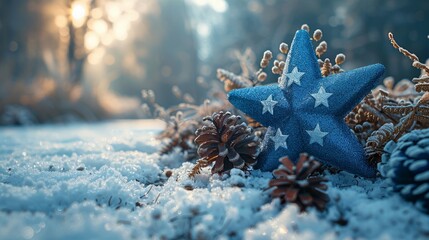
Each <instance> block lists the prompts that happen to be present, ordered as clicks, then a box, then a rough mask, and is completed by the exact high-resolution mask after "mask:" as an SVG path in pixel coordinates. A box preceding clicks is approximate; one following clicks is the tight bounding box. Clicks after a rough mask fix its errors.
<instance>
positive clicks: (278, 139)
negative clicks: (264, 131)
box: [270, 128, 289, 150]
mask: <svg viewBox="0 0 429 240" xmlns="http://www.w3.org/2000/svg"><path fill="white" fill-rule="evenodd" d="M288 137H289V135H283V134H282V131H281V130H280V128H277V132H276V135H274V136H271V137H270V139H271V140H272V141H273V142H274V150H277V149H278V148H279V147H284V148H287V143H286V140H287V138H288Z"/></svg>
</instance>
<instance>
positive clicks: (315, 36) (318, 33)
mask: <svg viewBox="0 0 429 240" xmlns="http://www.w3.org/2000/svg"><path fill="white" fill-rule="evenodd" d="M322 36H323V33H322V30H320V29H316V30H315V31H314V33H313V39H314V40H316V41H320V39H322Z"/></svg>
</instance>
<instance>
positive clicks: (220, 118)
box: [190, 111, 261, 175]
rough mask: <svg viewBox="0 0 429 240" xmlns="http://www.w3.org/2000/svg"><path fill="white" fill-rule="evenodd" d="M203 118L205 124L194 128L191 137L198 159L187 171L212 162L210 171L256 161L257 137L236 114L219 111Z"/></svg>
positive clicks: (218, 170)
mask: <svg viewBox="0 0 429 240" xmlns="http://www.w3.org/2000/svg"><path fill="white" fill-rule="evenodd" d="M203 120H204V121H205V122H206V125H205V126H203V127H201V128H199V129H198V130H197V131H196V136H197V137H196V138H195V143H196V144H197V145H198V155H199V156H200V157H201V159H200V160H199V161H198V163H197V165H196V166H195V168H194V169H193V171H192V173H191V174H190V175H194V174H196V173H198V172H199V170H200V169H201V168H202V167H205V166H208V165H209V164H211V163H213V162H214V163H215V164H214V166H213V168H212V174H214V173H222V172H225V171H228V170H230V169H232V168H239V169H244V168H246V167H247V166H252V165H254V164H255V163H256V157H257V155H258V153H259V144H260V142H261V141H260V138H258V137H257V136H256V135H255V134H254V132H253V130H252V128H250V127H248V126H247V125H246V123H244V122H241V117H240V116H236V115H232V114H231V113H230V112H223V111H220V112H218V113H213V115H212V116H211V117H210V116H209V117H205V118H204V119H203ZM240 122H241V123H240Z"/></svg>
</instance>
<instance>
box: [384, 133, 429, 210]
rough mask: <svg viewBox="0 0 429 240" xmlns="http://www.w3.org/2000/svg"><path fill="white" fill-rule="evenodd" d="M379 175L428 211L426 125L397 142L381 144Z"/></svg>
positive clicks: (428, 181)
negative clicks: (382, 147) (382, 145)
mask: <svg viewBox="0 0 429 240" xmlns="http://www.w3.org/2000/svg"><path fill="white" fill-rule="evenodd" d="M384 151H385V152H386V153H385V154H383V156H382V162H381V163H380V164H379V165H378V170H379V171H380V173H381V175H383V176H384V177H387V178H388V179H389V180H390V181H391V183H392V184H393V190H394V191H398V192H399V194H400V195H401V196H402V197H403V198H404V199H405V200H408V201H411V202H414V203H416V206H417V208H419V209H421V210H422V211H424V212H427V213H429V129H424V130H414V131H412V132H410V133H408V134H405V135H404V136H403V137H401V138H400V139H399V140H398V142H397V143H395V142H393V141H390V142H389V143H388V144H387V145H386V147H385V148H384Z"/></svg>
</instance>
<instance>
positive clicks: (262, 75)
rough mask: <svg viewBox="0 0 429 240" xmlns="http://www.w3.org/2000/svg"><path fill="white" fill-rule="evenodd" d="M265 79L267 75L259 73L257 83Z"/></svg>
mask: <svg viewBox="0 0 429 240" xmlns="http://www.w3.org/2000/svg"><path fill="white" fill-rule="evenodd" d="M266 79H267V74H266V73H264V72H261V73H259V75H258V81H260V82H263V81H265V80H266Z"/></svg>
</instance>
